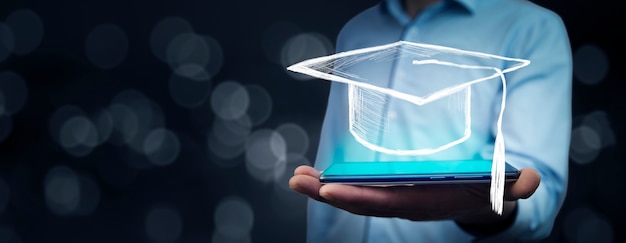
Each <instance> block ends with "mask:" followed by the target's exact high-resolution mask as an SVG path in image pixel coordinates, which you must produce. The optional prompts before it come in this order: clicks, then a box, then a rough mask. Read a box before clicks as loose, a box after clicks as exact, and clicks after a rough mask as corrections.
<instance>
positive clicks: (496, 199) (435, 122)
mask: <svg viewBox="0 0 626 243" xmlns="http://www.w3.org/2000/svg"><path fill="white" fill-rule="evenodd" d="M529 64H530V61H529V60H524V59H519V58H510V57H503V56H497V55H491V54H486V53H480V52H473V51H465V50H460V49H456V48H451V47H445V46H438V45H430V44H421V43H414V42H408V41H398V42H394V43H390V44H386V45H381V46H374V47H368V48H362V49H356V50H350V51H346V52H339V53H336V54H333V55H329V56H323V57H317V58H313V59H308V60H305V61H302V62H299V63H296V64H293V65H291V66H289V67H288V68H287V69H288V70H290V71H293V72H298V73H302V74H306V75H310V76H313V77H316V78H320V79H325V80H329V81H335V82H341V83H346V84H348V94H347V95H348V104H349V119H348V120H349V123H350V124H349V128H350V133H351V134H352V136H353V137H354V138H355V140H357V141H358V142H359V143H360V144H362V145H363V146H365V147H367V148H369V149H371V150H374V151H378V152H382V153H386V154H394V155H407V156H408V155H429V154H433V153H437V152H441V151H444V150H446V149H448V148H451V147H453V146H455V145H457V144H460V143H462V142H464V141H466V140H467V139H468V138H469V137H470V136H471V107H472V105H471V100H472V99H471V94H472V92H471V90H472V87H473V86H475V85H479V84H484V83H489V82H485V81H492V82H496V85H499V84H500V83H501V86H498V87H499V88H500V87H501V89H502V99H501V106H500V114H499V116H498V118H497V120H496V129H497V134H496V138H495V144H494V155H493V165H492V170H491V174H492V180H491V189H490V197H491V203H492V209H493V210H494V211H495V212H497V213H499V214H501V213H502V204H503V197H504V181H505V177H504V170H505V169H504V168H505V167H504V162H505V158H504V157H505V156H504V138H503V137H502V132H501V131H502V129H501V127H502V114H503V112H504V108H505V104H506V79H505V75H504V74H505V73H508V72H511V71H514V70H517V69H520V68H522V67H525V66H527V65H529ZM498 79H499V80H500V81H501V82H497V80H498ZM493 80H496V81H493ZM491 85H493V84H491ZM491 90H493V89H491ZM329 105H332V104H329ZM407 114H410V115H407ZM397 116H401V118H400V120H403V123H398V124H404V127H401V126H394V122H393V121H392V120H393V119H395V117H397ZM416 117H418V118H419V119H415V118H416ZM407 120H410V121H407ZM406 124H409V126H410V128H407V127H406ZM409 129H410V130H414V131H429V132H433V131H439V132H440V133H439V134H441V135H438V136H421V135H423V134H422V133H420V132H415V133H410V132H409V133H407V132H406V131H407V130H409Z"/></svg>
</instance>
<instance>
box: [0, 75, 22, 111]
mask: <svg viewBox="0 0 626 243" xmlns="http://www.w3.org/2000/svg"><path fill="white" fill-rule="evenodd" d="M27 97H28V87H27V85H26V81H24V79H23V78H22V76H20V75H19V74H18V73H15V72H12V71H3V72H0V115H2V114H6V115H13V114H15V113H17V112H18V111H20V110H21V109H22V108H23V107H24V104H25V103H26V99H27Z"/></svg>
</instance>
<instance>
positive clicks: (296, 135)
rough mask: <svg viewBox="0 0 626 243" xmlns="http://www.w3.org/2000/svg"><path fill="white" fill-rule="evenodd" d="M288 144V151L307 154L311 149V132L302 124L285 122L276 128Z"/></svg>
mask: <svg viewBox="0 0 626 243" xmlns="http://www.w3.org/2000/svg"><path fill="white" fill-rule="evenodd" d="M276 131H277V132H278V133H280V135H282V137H283V138H284V139H285V143H286V144H287V152H289V153H299V154H306V152H307V151H308V150H309V134H308V133H307V132H306V130H304V128H302V127H301V126H300V125H298V124H295V123H285V124H282V125H280V126H278V127H277V128H276Z"/></svg>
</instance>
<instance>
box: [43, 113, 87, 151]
mask: <svg viewBox="0 0 626 243" xmlns="http://www.w3.org/2000/svg"><path fill="white" fill-rule="evenodd" d="M83 116H85V112H84V111H83V110H82V109H81V108H79V107H78V106H76V105H64V106H62V107H60V108H58V109H57V110H56V111H54V113H53V114H52V116H51V117H50V121H49V129H50V135H51V137H52V139H53V140H54V141H55V142H57V143H58V144H59V145H62V144H61V136H60V135H61V130H62V128H63V126H64V125H65V123H66V122H67V121H68V120H69V119H70V118H72V117H83Z"/></svg>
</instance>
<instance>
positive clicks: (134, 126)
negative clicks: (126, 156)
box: [109, 89, 165, 154]
mask: <svg viewBox="0 0 626 243" xmlns="http://www.w3.org/2000/svg"><path fill="white" fill-rule="evenodd" d="M111 103H112V105H111V107H110V108H109V109H110V112H111V115H112V118H113V127H114V129H113V130H114V131H117V132H118V134H121V135H122V137H123V138H124V139H123V141H124V142H125V144H126V145H128V146H129V147H130V148H131V149H133V151H135V152H137V153H140V154H143V153H144V141H145V138H146V136H147V135H148V133H149V132H151V131H152V130H153V129H155V128H160V127H163V126H164V123H165V121H164V119H165V118H164V116H163V111H162V109H161V107H160V106H159V105H158V104H156V103H155V102H154V101H152V100H151V99H149V98H148V97H146V96H145V95H144V94H143V93H141V92H139V91H137V90H132V89H130V90H124V91H122V92H120V93H119V94H118V95H116V96H115V97H114V98H113V101H112V102H111Z"/></svg>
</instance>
